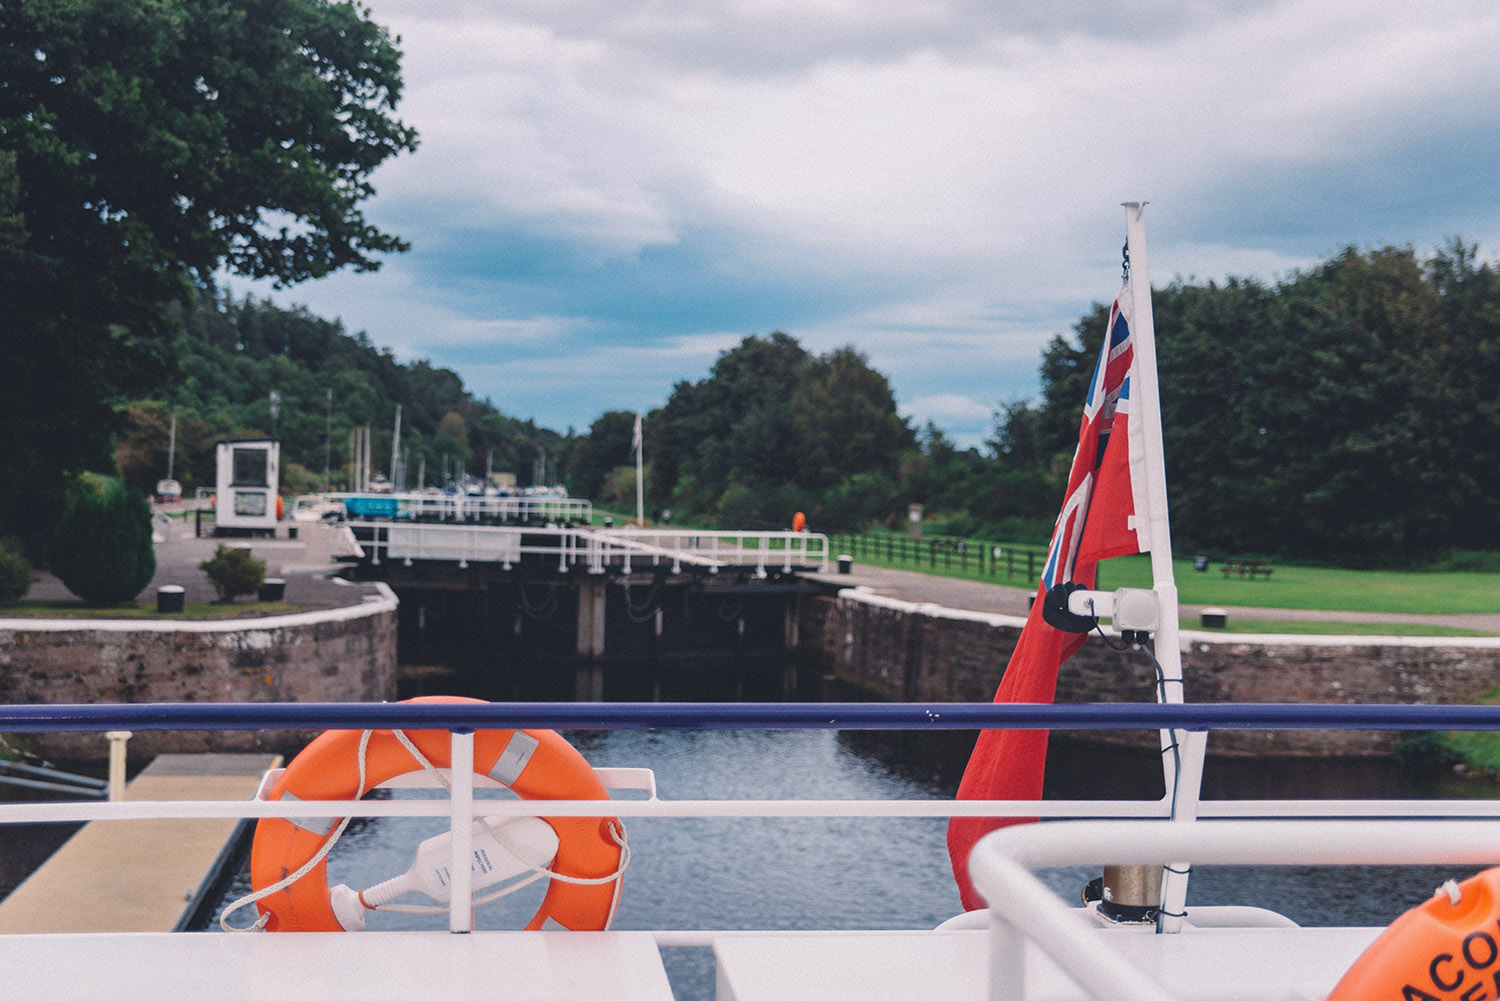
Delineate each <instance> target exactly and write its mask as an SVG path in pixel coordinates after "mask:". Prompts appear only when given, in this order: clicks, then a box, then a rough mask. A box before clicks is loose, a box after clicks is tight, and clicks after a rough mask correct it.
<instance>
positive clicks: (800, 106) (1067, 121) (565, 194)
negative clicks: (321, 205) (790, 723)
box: [278, 0, 1500, 426]
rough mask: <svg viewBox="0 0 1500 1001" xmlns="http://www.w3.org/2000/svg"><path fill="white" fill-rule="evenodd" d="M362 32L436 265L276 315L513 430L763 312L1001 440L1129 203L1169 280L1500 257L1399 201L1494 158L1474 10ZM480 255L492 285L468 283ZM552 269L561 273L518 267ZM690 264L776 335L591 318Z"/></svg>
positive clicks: (1496, 221)
mask: <svg viewBox="0 0 1500 1001" xmlns="http://www.w3.org/2000/svg"><path fill="white" fill-rule="evenodd" d="M372 8H373V15H374V17H375V19H376V20H379V21H382V22H383V23H388V24H390V25H391V27H392V28H393V30H394V31H396V32H397V33H398V34H400V35H401V36H402V48H403V50H404V52H405V53H406V57H405V72H406V78H407V83H408V86H407V93H406V98H405V101H404V103H403V104H402V106H401V109H400V114H401V116H402V117H403V118H404V119H405V120H407V121H409V122H410V123H411V124H413V125H415V126H416V127H417V128H418V129H419V131H420V132H421V133H422V137H423V146H422V149H421V150H420V151H419V152H418V153H417V154H416V155H414V156H411V157H407V158H403V159H402V160H400V161H398V162H396V163H394V164H392V165H390V166H388V167H386V168H383V169H382V171H381V172H380V174H379V176H378V178H377V182H378V185H379V189H380V192H381V194H380V198H379V199H378V200H377V202H376V203H375V205H374V206H373V207H372V214H373V215H374V216H375V217H376V218H378V219H380V220H381V221H382V224H383V225H387V226H391V227H392V228H395V229H397V230H398V231H401V232H402V233H403V234H404V235H407V236H409V237H410V238H412V240H413V243H414V246H415V248H416V249H415V250H414V251H413V254H412V256H411V258H410V260H407V261H402V262H397V263H393V264H392V265H389V266H388V267H387V268H386V269H385V270H383V271H382V272H380V273H379V274H378V275H373V276H341V277H339V278H336V279H332V280H329V281H326V282H320V283H317V284H316V285H314V286H307V287H305V288H304V289H297V290H293V292H292V293H290V294H289V295H287V296H285V297H281V296H278V298H287V299H291V300H293V301H306V302H308V303H309V305H310V306H312V307H313V308H314V309H315V310H316V311H320V312H325V313H326V312H333V313H335V314H337V315H341V316H343V317H344V318H345V321H346V323H347V324H348V325H349V326H350V327H352V328H354V329H366V330H368V331H369V332H370V335H371V337H372V338H373V339H374V340H375V341H376V343H377V344H382V345H386V344H388V345H391V346H393V347H394V348H395V349H396V351H397V353H398V355H400V356H402V357H411V356H432V357H433V358H434V360H435V361H436V362H437V363H439V364H450V365H453V366H454V367H456V368H458V370H459V371H460V374H461V375H463V376H464V378H465V380H466V381H467V382H469V383H470V384H471V388H474V389H475V390H476V391H477V392H478V393H479V394H480V395H491V396H493V397H494V398H495V400H496V402H497V403H500V404H501V405H502V406H505V405H506V404H505V403H504V402H503V401H504V400H509V401H511V405H512V406H513V407H514V408H515V409H514V411H513V412H516V413H518V414H520V415H522V416H526V415H529V414H532V413H535V414H537V415H541V414H542V413H544V412H547V413H567V414H570V415H575V416H569V417H568V418H567V420H566V421H564V422H563V423H573V424H575V425H579V426H583V425H586V424H587V423H588V420H589V419H591V417H592V416H593V415H595V414H597V413H598V412H599V411H601V410H603V409H608V408H610V407H614V406H621V407H625V408H627V409H635V408H637V407H649V406H653V405H659V404H660V403H661V402H662V401H663V400H664V399H665V397H666V393H667V392H669V391H670V387H671V385H672V384H673V383H674V382H675V381H677V380H679V379H697V378H702V377H703V376H704V375H705V374H706V373H707V371H708V368H709V366H711V365H712V362H713V359H714V358H715V357H716V355H717V353H718V352H719V351H721V350H724V349H727V348H728V347H732V346H733V345H734V343H737V341H738V339H739V337H740V336H742V334H740V333H735V334H728V333H724V332H723V331H725V330H729V329H734V328H735V327H736V323H737V322H740V323H744V324H746V325H749V324H751V323H756V322H760V319H759V318H760V317H772V318H773V319H771V320H769V321H767V322H770V323H773V324H775V325H777V326H780V327H782V328H783V329H787V330H788V331H789V332H791V333H793V334H794V335H796V336H798V337H799V338H801V339H802V340H803V341H804V343H805V344H806V345H807V346H808V347H809V348H811V349H813V350H819V351H821V350H827V349H828V348H831V347H834V346H836V345H839V344H843V343H848V342H853V343H855V344H856V345H857V346H859V347H860V349H861V350H863V351H865V352H866V353H867V354H869V356H870V357H871V360H872V362H873V363H874V364H875V365H876V367H877V368H879V369H881V371H883V372H885V373H887V374H888V375H889V376H890V377H891V379H892V382H893V385H894V386H895V388H896V391H897V395H898V398H899V399H901V400H902V401H903V406H904V407H905V408H907V410H908V412H910V413H913V414H915V413H918V412H919V411H920V412H922V413H931V414H935V415H940V416H939V417H934V418H933V419H934V420H937V421H938V422H939V423H940V424H941V423H943V422H944V421H950V422H955V423H956V422H959V421H962V420H964V419H966V418H965V417H964V410H963V408H962V407H961V406H959V402H958V401H969V404H970V411H969V413H970V415H971V417H972V414H973V413H975V412H977V411H976V410H974V409H973V408H981V407H982V408H984V409H985V410H986V420H987V419H988V415H987V413H988V409H989V408H990V407H991V406H993V405H995V404H999V403H1001V402H1005V401H1008V400H1011V399H1016V398H1020V397H1024V396H1029V395H1032V392H1033V388H1034V386H1035V380H1036V369H1037V364H1038V362H1039V360H1040V352H1041V349H1042V347H1043V346H1044V345H1045V343H1046V341H1047V340H1048V339H1049V338H1050V337H1051V336H1053V335H1054V334H1057V333H1066V332H1067V331H1068V330H1069V329H1070V327H1071V324H1072V323H1073V322H1074V321H1075V320H1076V319H1077V318H1078V316H1080V315H1081V314H1082V313H1083V312H1084V310H1086V309H1087V308H1088V306H1089V304H1090V303H1092V302H1095V301H1100V300H1104V299H1106V298H1107V297H1108V296H1110V295H1112V294H1113V292H1114V290H1115V286H1116V283H1117V281H1118V274H1119V271H1118V266H1119V265H1118V253H1119V245H1120V242H1121V241H1122V239H1123V214H1122V213H1121V211H1120V209H1119V207H1118V205H1119V202H1120V201H1121V200H1122V199H1123V198H1133V197H1141V198H1149V199H1152V200H1153V205H1152V207H1151V209H1150V210H1149V211H1148V225H1149V226H1150V229H1151V248H1152V259H1151V262H1150V264H1151V272H1152V277H1153V278H1154V280H1155V281H1156V283H1157V284H1159V285H1160V284H1165V283H1166V282H1168V281H1170V280H1171V279H1172V278H1173V277H1174V276H1177V275H1182V276H1185V277H1192V278H1199V279H1209V278H1214V279H1221V278H1223V277H1225V276H1226V275H1229V274H1239V275H1252V276H1258V277H1261V278H1265V279H1273V278H1275V277H1277V276H1281V275H1285V274H1287V273H1289V272H1290V271H1292V270H1293V269H1296V268H1299V267H1306V266H1307V265H1309V264H1311V263H1313V260H1314V258H1313V257H1311V256H1309V255H1312V254H1324V253H1328V252H1332V251H1333V250H1336V249H1337V248H1338V247H1341V246H1343V245H1345V244H1348V243H1355V244H1364V243H1370V242H1380V241H1386V242H1400V243H1406V242H1411V243H1415V244H1416V245H1418V246H1419V247H1428V246H1432V245H1434V244H1436V243H1437V242H1439V241H1440V240H1441V239H1442V238H1443V237H1444V236H1445V235H1447V232H1448V230H1449V228H1450V227H1451V225H1452V223H1450V221H1449V220H1450V219H1457V220H1459V221H1460V222H1464V223H1465V225H1464V228H1463V230H1462V232H1464V233H1465V234H1466V235H1468V236H1469V237H1470V238H1471V239H1473V238H1475V237H1476V236H1478V237H1484V236H1486V235H1488V234H1496V233H1500V204H1496V203H1495V202H1494V199H1493V198H1492V197H1490V198H1488V199H1486V200H1484V201H1483V202H1481V201H1479V200H1478V198H1477V196H1475V195H1471V196H1470V197H1474V198H1476V200H1475V201H1474V202H1473V203H1464V202H1460V201H1457V200H1453V201H1450V202H1444V203H1443V204H1444V206H1445V208H1444V212H1445V213H1446V215H1445V216H1444V218H1443V219H1437V218H1432V217H1430V216H1431V211H1430V210H1420V209H1419V210H1414V209H1411V208H1410V207H1409V205H1410V204H1411V202H1412V200H1413V196H1412V195H1411V194H1410V193H1407V192H1401V191H1391V190H1388V189H1389V187H1390V185H1389V184H1387V183H1385V178H1387V177H1398V176H1399V177H1407V178H1414V179H1415V180H1414V183H1415V184H1416V185H1418V186H1419V188H1420V194H1421V196H1422V197H1423V198H1427V199H1432V200H1434V201H1439V200H1442V199H1444V198H1447V197H1450V196H1449V189H1450V188H1455V189H1456V188H1457V187H1458V186H1457V185H1456V184H1453V183H1450V182H1452V181H1453V180H1454V178H1452V177H1451V176H1449V175H1448V174H1445V164H1446V163H1447V162H1448V161H1447V158H1446V157H1445V154H1446V153H1447V151H1448V149H1447V144H1448V143H1450V142H1451V140H1452V137H1453V136H1455V135H1461V136H1463V137H1464V138H1465V141H1467V142H1470V143H1472V144H1473V145H1474V146H1475V147H1476V152H1475V153H1474V158H1475V160H1476V161H1477V162H1481V163H1493V162H1494V161H1495V159H1496V156H1497V155H1500V121H1497V112H1496V108H1497V107H1500V74H1496V73H1495V72H1494V70H1493V66H1492V64H1493V59H1494V56H1493V53H1494V52H1495V51H1497V50H1500V7H1496V6H1495V5H1491V4H1474V3H1472V2H1471V0H1432V2H1429V3H1426V4H1422V5H1411V4H1407V3H1396V2H1394V0H1192V2H1187V0H1132V2H1129V3H1118V2H1105V0H1086V2H1081V3H1078V4H1029V5H1026V4H1021V5H1017V4H1009V5H1005V4H995V3H992V2H990V0H942V2H933V3H921V4H917V3H911V2H909V0H732V2H726V3H707V2H703V0H618V2H613V3H610V4H602V5H601V4H598V3H596V2H593V0H588V2H585V0H510V2H507V3H505V4H500V5H496V4H492V3H490V2H488V0H372ZM1485 183H1487V182H1484V181H1480V182H1475V183H1474V184H1473V185H1471V187H1472V189H1473V191H1475V192H1477V193H1478V196H1482V195H1484V194H1485V193H1486V190H1485V189H1484V184H1485ZM1325 193H1326V194H1325ZM1487 193H1488V194H1489V195H1491V196H1492V194H1493V185H1489V187H1488V189H1487ZM1451 197H1452V198H1453V199H1456V198H1457V197H1458V196H1457V194H1454V195H1452V196H1451ZM1297 199H1304V200H1306V203H1307V204H1302V203H1299V202H1297ZM1474 205H1478V206H1479V207H1478V208H1474V207H1473V206H1474ZM1423 211H1427V213H1428V214H1427V215H1423V214H1422V212H1423ZM1294 230H1295V232H1293V231H1294ZM457 231H462V232H463V233H464V239H463V240H462V241H461V242H462V246H463V247H464V248H465V249H466V250H467V251H469V252H471V253H473V254H474V255H476V257H481V258H482V257H484V255H486V254H488V253H491V252H494V253H496V258H495V263H493V264H491V265H490V266H489V267H484V266H477V267H475V268H473V269H472V270H465V271H464V273H463V274H462V275H455V274H447V273H442V272H443V269H446V268H452V267H454V265H452V264H451V263H441V262H444V261H449V260H451V247H449V246H448V245H450V244H453V243H457V242H460V241H458V240H457V239H456V238H455V237H454V236H453V235H452V234H454V233H455V232H457ZM546 241H551V242H552V243H554V244H556V245H558V246H562V247H564V248H565V250H566V254H565V255H562V256H565V257H566V259H567V261H568V262H570V267H571V270H566V273H557V274H552V273H549V272H548V270H547V268H548V267H549V266H550V265H549V264H548V263H547V262H545V261H543V262H537V261H528V260H521V261H520V263H517V262H516V260H515V258H516V256H517V255H524V254H526V253H527V251H526V250H525V249H524V248H525V247H528V246H534V245H536V244H538V243H540V242H546ZM689 245H690V246H691V247H692V248H694V250H695V251H697V253H698V257H700V258H702V260H701V262H696V258H695V262H696V263H695V264H694V265H693V266H688V265H683V266H682V268H683V270H682V271H681V273H677V272H667V273H666V276H667V278H669V279H671V280H675V281H679V282H681V283H683V285H684V291H685V292H691V293H692V295H693V296H695V297H697V298H698V299H701V300H703V301H705V302H712V301H714V300H715V299H716V298H717V299H719V300H722V301H724V302H736V301H739V300H737V299H736V298H735V293H736V292H737V291H739V292H743V290H744V288H745V287H746V280H747V278H753V279H756V280H757V281H758V282H759V284H758V285H756V286H755V288H754V293H755V298H754V308H755V312H754V315H755V316H756V317H757V319H755V320H751V319H748V318H746V319H740V318H738V317H733V316H727V315H712V316H709V317H708V318H707V319H705V320H704V321H703V323H702V327H703V329H701V330H696V329H695V330H692V331H688V332H687V333H683V331H681V330H680V329H678V328H672V329H670V330H668V331H667V333H666V334H662V333H658V332H657V331H659V330H660V329H661V327H660V326H658V325H657V322H656V321H657V317H656V316H655V315H653V310H657V311H660V310H662V309H663V308H664V307H663V301H664V300H667V299H670V298H671V289H669V288H667V289H661V290H656V292H655V294H656V298H655V299H653V298H652V296H651V295H647V294H644V293H643V294H641V295H639V296H636V297H634V298H633V299H632V300H631V303H630V304H629V305H626V304H620V305H618V306H617V307H615V308H613V310H611V309H610V308H608V306H607V305H606V304H603V301H604V300H605V299H607V298H608V297H607V296H603V295H600V296H594V297H593V298H592V300H591V304H589V303H585V302H584V300H585V299H586V298H587V297H586V296H585V295H584V293H586V292H589V291H591V288H590V282H591V281H593V280H595V279H597V280H599V281H600V282H603V280H604V279H606V278H610V279H613V280H614V281H616V282H617V283H619V282H622V281H628V280H632V279H634V278H636V277H639V276H638V275H637V274H636V273H632V272H621V271H619V270H611V269H618V268H620V267H622V266H624V265H630V264H635V265H639V264H640V262H641V261H642V260H643V259H646V258H647V257H649V256H650V255H651V253H652V252H653V251H659V250H661V249H663V248H682V247H684V246H689ZM434 247H445V248H447V249H448V250H449V254H448V255H446V256H444V255H439V254H437V253H436V252H435V251H434V250H433V249H432V248H434ZM700 248H701V249H700ZM1486 249H1487V250H1488V251H1489V253H1491V254H1492V253H1493V252H1494V246H1493V244H1492V245H1490V246H1489V247H1488V248H1486ZM500 251H505V252H507V253H509V254H511V255H512V258H511V259H509V260H501V257H500V255H499V252H500ZM424 255H427V256H424ZM481 263H482V262H481ZM523 265H525V266H529V270H526V273H525V274H524V275H523V276H522V275H518V271H519V270H520V269H521V268H522V267H523ZM559 267H560V266H559ZM589 269H594V270H593V271H590V270H589ZM622 273H624V274H626V275H627V278H626V279H621V278H620V277H619V276H620V274H622ZM665 280H666V279H663V281H665ZM736 283H738V284H736ZM518 285H524V286H525V287H526V288H527V289H534V288H547V287H550V288H551V289H552V290H553V293H554V294H553V296H552V297H551V298H550V299H548V300H546V301H545V302H544V303H543V304H542V305H538V304H537V303H536V302H535V301H532V300H528V299H527V298H525V297H523V296H519V295H517V294H515V292H516V289H517V287H518ZM611 287H614V286H611ZM621 298H628V297H621ZM741 298H743V299H746V300H748V299H750V298H751V296H749V294H748V293H747V294H745V295H744V296H742V297H741ZM330 307H332V308H331V309H330ZM746 309H747V313H748V312H749V307H746ZM726 310H727V307H726ZM777 318H779V319H777ZM769 329H770V328H766V329H761V330H758V331H754V332H761V333H765V332H769ZM745 332H746V333H748V332H752V331H749V330H746V331H745ZM481 347H482V348H485V349H486V350H485V351H483V352H480V351H478V350H476V349H478V348H481ZM445 352H446V353H451V357H452V358H454V359H460V360H461V361H445V360H444V353H445ZM476 357H482V358H484V359H486V361H484V362H483V363H476V362H475V361H474V360H473V359H475V358H476ZM492 358H501V359H503V360H502V361H500V362H493V361H488V359H492ZM611 374H612V375H613V379H614V382H613V383H611V382H610V378H611ZM612 387H615V388H618V389H619V394H618V396H619V400H618V403H614V402H611V401H612V400H615V399H616V394H615V393H614V390H613V389H612ZM502 390H503V392H502ZM532 400H534V401H535V402H534V403H532V402H528V401H532ZM945 407H948V408H949V409H944V408H945ZM567 408H571V409H567ZM924 408H925V409H924ZM550 419H555V418H550Z"/></svg>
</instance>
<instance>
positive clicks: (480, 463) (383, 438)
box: [115, 294, 628, 492]
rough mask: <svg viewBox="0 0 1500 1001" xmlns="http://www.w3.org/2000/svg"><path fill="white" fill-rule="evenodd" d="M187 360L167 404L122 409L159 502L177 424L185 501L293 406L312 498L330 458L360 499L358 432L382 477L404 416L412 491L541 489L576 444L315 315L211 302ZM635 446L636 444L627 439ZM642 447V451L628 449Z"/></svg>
mask: <svg viewBox="0 0 1500 1001" xmlns="http://www.w3.org/2000/svg"><path fill="white" fill-rule="evenodd" d="M173 350H174V351H175V352H176V354H177V355H178V357H179V360H180V365H179V374H178V377H177V378H176V379H174V380H173V382H172V387H171V391H170V392H169V393H168V394H167V395H166V396H165V398H158V399H153V400H140V401H134V402H132V403H131V404H130V405H128V406H126V407H124V408H122V410H121V416H122V418H123V419H124V426H123V428H122V430H121V431H120V433H119V434H118V435H117V438H116V441H117V447H116V451H115V460H116V462H117V463H118V466H119V469H120V473H121V475H122V476H125V477H126V479H127V482H129V483H131V484H132V485H133V486H136V487H137V488H139V489H141V490H149V489H151V486H152V484H154V483H155V482H156V481H157V480H158V479H160V478H161V477H162V476H163V475H164V474H165V464H166V449H167V442H168V428H169V426H170V420H171V413H172V411H174V410H175V411H176V412H177V449H178V451H177V463H176V467H175V472H176V475H177V478H178V479H179V480H181V481H182V484H183V488H184V489H185V490H187V491H188V492H191V491H192V490H193V489H194V488H195V487H198V486H203V485H208V486H212V484H213V475H214V452H213V441H214V439H215V438H217V437H222V436H224V435H228V434H238V433H245V432H256V433H270V431H271V430H272V426H271V412H270V405H269V398H270V394H271V392H272V391H273V390H274V391H275V392H276V393H277V394H278V395H279V396H280V397H281V407H280V416H279V417H278V418H277V421H276V425H275V431H276V435H277V436H278V437H279V438H280V439H281V452H282V474H283V480H284V481H286V482H287V483H290V481H291V476H290V474H291V473H293V472H294V471H295V470H294V466H295V467H300V468H301V469H302V470H303V471H304V472H303V474H302V477H303V482H304V486H303V487H301V488H300V489H309V490H311V489H322V479H323V463H324V459H325V456H326V458H327V461H328V463H329V466H330V482H331V485H332V486H333V487H334V488H335V489H344V488H346V487H347V486H348V480H347V475H346V472H345V466H346V464H347V461H348V443H349V434H350V431H351V430H352V429H353V428H355V427H358V426H369V427H370V429H371V439H372V447H371V452H372V454H373V457H374V459H375V461H376V466H377V468H379V469H381V470H384V469H385V467H386V465H387V464H388V463H389V461H390V455H391V435H392V433H393V432H394V425H395V414H396V406H397V404H400V406H401V408H402V409H401V449H402V453H403V458H404V460H405V462H406V471H407V482H406V485H407V486H408V487H409V488H416V487H417V486H419V485H422V484H419V483H418V482H417V477H418V475H419V473H422V472H423V471H425V476H426V481H425V485H429V486H431V485H440V484H439V480H440V479H441V473H442V470H443V468H444V466H445V464H446V465H447V467H448V469H449V471H450V472H451V473H452V475H453V476H454V477H455V478H456V477H458V476H459V475H461V474H462V473H465V472H467V473H470V474H474V475H478V474H481V473H483V472H484V471H485V468H486V467H487V466H490V465H491V464H492V465H493V468H494V469H495V470H496V471H501V472H514V473H515V474H516V477H517V480H518V482H519V483H520V485H522V486H529V485H531V484H533V483H534V482H535V479H534V477H535V474H536V473H537V472H538V471H539V470H538V467H539V465H540V462H539V460H540V459H541V458H542V457H543V456H544V455H545V456H546V457H547V464H548V467H549V469H550V468H551V467H552V466H553V465H554V464H555V462H556V460H557V457H558V456H559V454H560V453H561V452H562V448H563V436H562V435H560V434H558V433H556V432H554V431H550V430H547V429H546V428H539V427H537V426H536V424H535V423H534V422H532V421H530V420H524V421H523V420H517V419H515V418H511V417H507V416H504V415H503V414H501V413H499V412H498V411H497V410H496V409H495V407H494V406H493V405H492V404H491V403H489V401H486V400H477V399H475V398H474V397H473V396H472V395H471V394H470V393H469V392H468V391H467V390H465V389H464V385H463V381H462V380H461V379H460V378H459V377H458V375H457V374H456V373H454V372H452V371H450V370H448V369H445V368H437V367H435V366H433V365H432V364H431V363H430V362H427V361H416V362H412V363H409V364H404V363H401V362H398V361H397V360H396V359H395V358H394V357H393V356H392V355H391V353H390V351H389V350H380V349H377V348H376V347H375V346H374V345H373V344H371V343H370V340H369V338H368V337H366V336H365V335H364V334H362V333H361V334H349V333H346V332H345V331H344V329H343V326H342V325H341V324H339V323H338V322H336V321H329V320H324V319H321V318H320V317H317V316H313V315H312V314H311V313H309V312H308V311H307V310H306V309H303V308H301V307H297V308H290V309H289V308H285V307H282V306H277V305H274V304H272V303H269V302H264V301H257V300H254V299H249V298H247V299H245V300H242V301H236V300H233V299H229V298H225V297H219V296H213V295H208V294H201V295H200V296H199V297H198V298H197V300H196V301H195V303H194V306H193V308H192V309H191V310H190V311H189V312H188V313H187V314H186V316H185V319H184V323H183V332H182V333H181V334H180V335H179V336H178V337H177V338H176V339H175V341H174V348H173ZM627 433H628V432H627ZM627 441H628V438H627Z"/></svg>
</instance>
